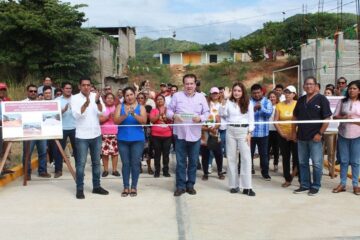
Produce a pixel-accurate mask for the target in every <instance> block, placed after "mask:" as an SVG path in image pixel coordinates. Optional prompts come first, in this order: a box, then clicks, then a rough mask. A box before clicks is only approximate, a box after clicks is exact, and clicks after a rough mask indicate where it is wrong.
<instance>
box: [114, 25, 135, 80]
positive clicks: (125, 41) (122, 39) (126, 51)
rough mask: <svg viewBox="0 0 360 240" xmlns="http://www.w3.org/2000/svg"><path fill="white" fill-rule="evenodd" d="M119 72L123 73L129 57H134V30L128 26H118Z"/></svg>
mask: <svg viewBox="0 0 360 240" xmlns="http://www.w3.org/2000/svg"><path fill="white" fill-rule="evenodd" d="M118 40H119V73H120V75H121V74H122V73H123V71H124V69H125V68H126V66H127V63H128V60H129V58H130V57H132V58H133V57H135V54H136V51H135V30H134V29H133V28H129V27H123V28H119V38H118Z"/></svg>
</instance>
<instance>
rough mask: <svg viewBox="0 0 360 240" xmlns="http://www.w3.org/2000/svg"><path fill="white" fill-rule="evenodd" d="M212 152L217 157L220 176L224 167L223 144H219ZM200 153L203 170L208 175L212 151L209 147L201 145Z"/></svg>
mask: <svg viewBox="0 0 360 240" xmlns="http://www.w3.org/2000/svg"><path fill="white" fill-rule="evenodd" d="M212 152H213V154H214V157H215V161H216V166H217V171H218V174H220V173H221V172H222V167H223V154H222V149H221V144H219V145H218V147H217V148H216V149H213V150H212ZM200 153H201V163H202V169H203V171H204V174H205V175H208V174H209V156H210V150H209V149H208V147H207V146H203V145H201V146H200Z"/></svg>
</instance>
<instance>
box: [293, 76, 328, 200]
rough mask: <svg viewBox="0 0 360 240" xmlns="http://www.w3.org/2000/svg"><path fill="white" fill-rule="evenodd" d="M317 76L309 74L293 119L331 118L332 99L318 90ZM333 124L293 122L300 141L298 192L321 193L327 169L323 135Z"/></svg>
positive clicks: (298, 143)
mask: <svg viewBox="0 0 360 240" xmlns="http://www.w3.org/2000/svg"><path fill="white" fill-rule="evenodd" d="M316 83H317V81H316V78H315V77H308V78H306V79H305V81H304V86H303V87H304V91H305V92H306V95H304V96H301V97H300V98H299V100H298V101H297V103H296V106H295V109H294V112H293V120H294V121H296V120H299V121H311V120H329V119H330V117H331V115H332V112H331V109H330V103H329V100H328V99H327V98H326V97H325V96H324V95H322V94H320V93H318V92H316ZM328 126H329V123H328V122H319V123H299V124H293V125H292V135H293V137H292V139H294V140H297V145H298V157H299V173H300V188H298V189H296V190H295V191H294V193H296V194H298V193H308V195H309V196H314V195H316V194H318V192H319V189H320V187H321V177H322V170H323V147H322V137H323V134H324V132H325V130H326V129H327V127H328ZM310 158H311V160H312V168H313V171H312V173H313V179H312V181H311V177H310V166H309V165H310Z"/></svg>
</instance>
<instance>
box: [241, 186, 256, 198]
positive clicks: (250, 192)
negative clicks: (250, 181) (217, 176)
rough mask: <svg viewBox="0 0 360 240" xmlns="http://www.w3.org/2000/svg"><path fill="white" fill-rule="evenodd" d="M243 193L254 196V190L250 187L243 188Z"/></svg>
mask: <svg viewBox="0 0 360 240" xmlns="http://www.w3.org/2000/svg"><path fill="white" fill-rule="evenodd" d="M243 194H245V195H248V196H250V197H255V195H256V194H255V192H254V191H253V190H252V189H251V188H250V189H244V190H243Z"/></svg>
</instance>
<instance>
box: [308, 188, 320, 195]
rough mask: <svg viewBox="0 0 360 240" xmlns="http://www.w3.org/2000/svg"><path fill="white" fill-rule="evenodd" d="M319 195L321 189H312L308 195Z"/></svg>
mask: <svg viewBox="0 0 360 240" xmlns="http://www.w3.org/2000/svg"><path fill="white" fill-rule="evenodd" d="M318 193H319V189H315V188H310V190H309V193H308V195H309V196H315V195H317V194H318Z"/></svg>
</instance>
